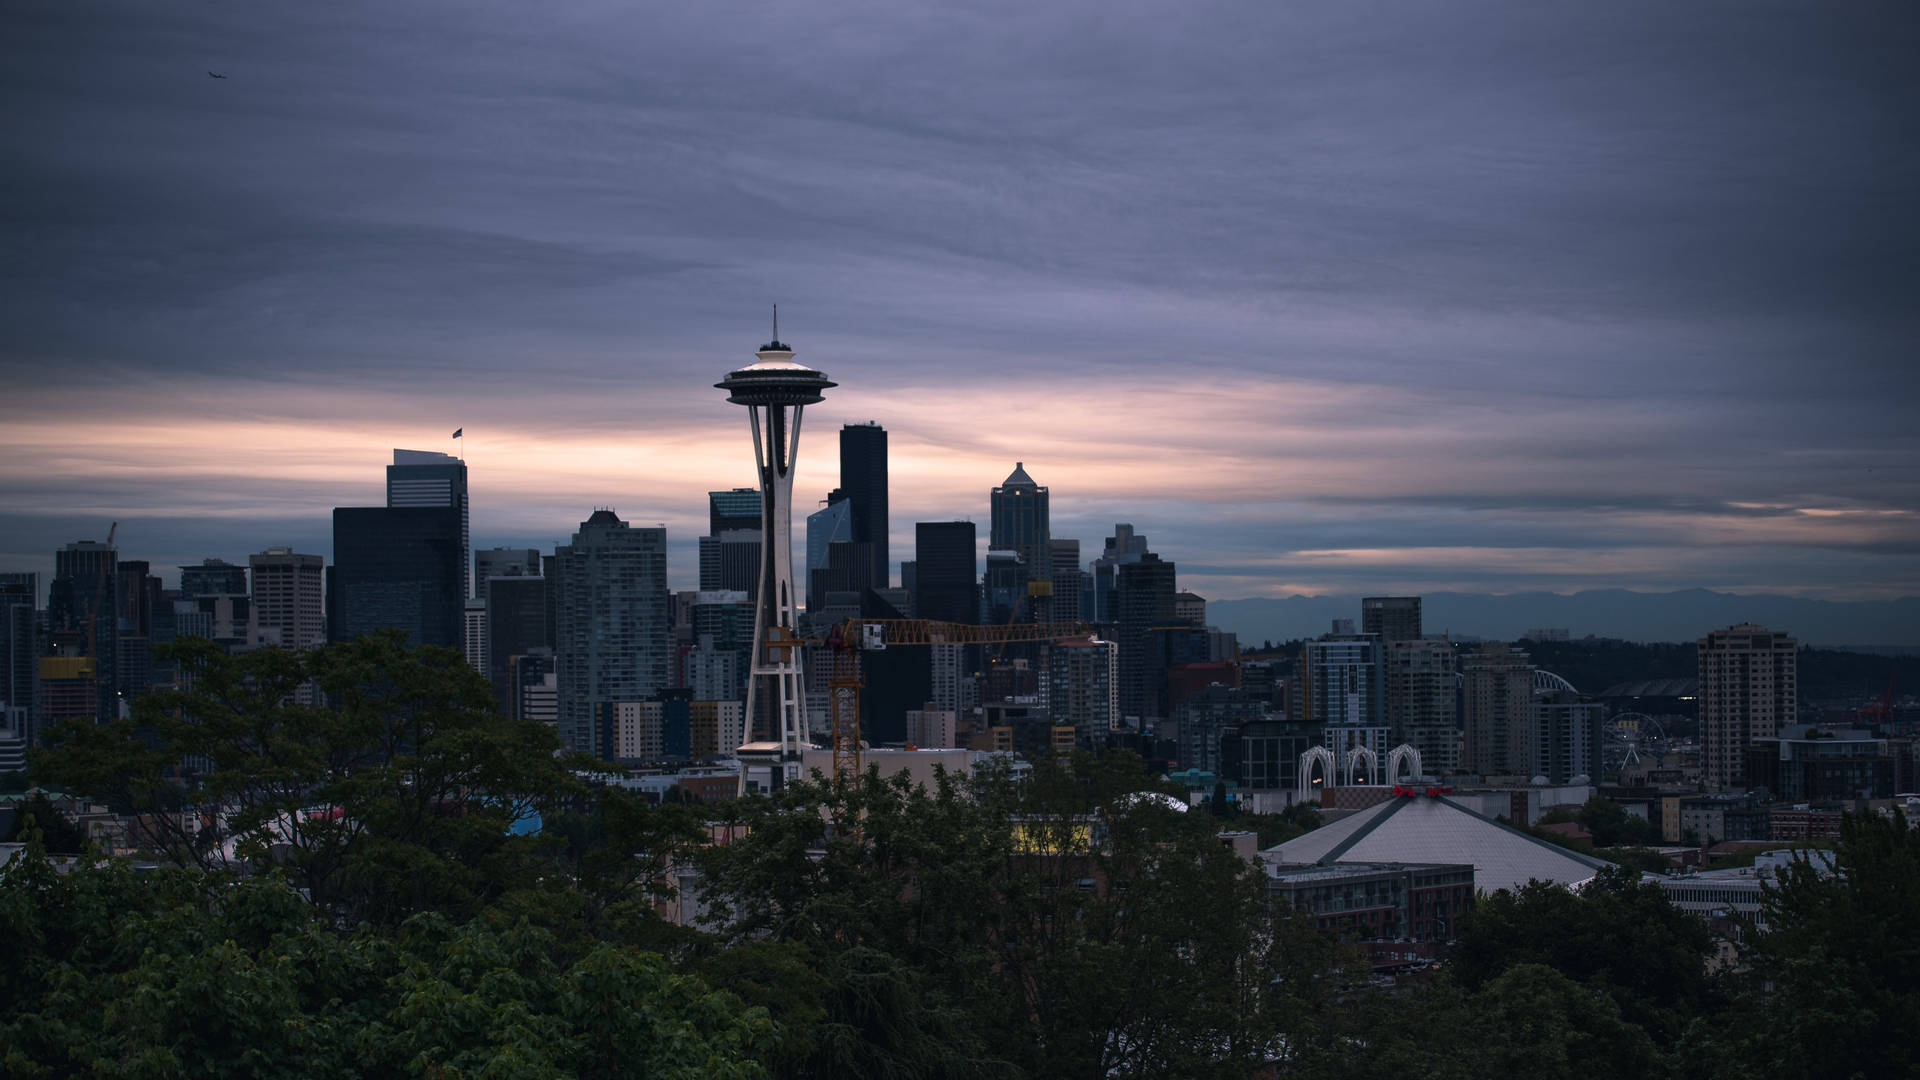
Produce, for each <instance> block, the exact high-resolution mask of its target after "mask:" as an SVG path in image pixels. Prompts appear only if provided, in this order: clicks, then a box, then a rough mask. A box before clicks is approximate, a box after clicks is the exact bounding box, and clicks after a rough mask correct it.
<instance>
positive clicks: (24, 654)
mask: <svg viewBox="0 0 1920 1080" xmlns="http://www.w3.org/2000/svg"><path fill="white" fill-rule="evenodd" d="M39 589H40V576H39V575H38V574H33V573H27V572H18V573H0V728H4V729H6V731H10V732H12V733H13V734H12V736H11V738H13V739H14V740H15V741H16V742H18V743H19V744H20V748H21V749H22V750H24V749H25V748H26V747H27V746H30V745H32V743H33V740H34V730H35V727H36V725H35V719H36V716H37V714H36V713H35V711H34V696H35V695H34V688H35V684H36V683H37V681H38V679H39V675H40V635H39V619H38V618H37V617H36V616H35V608H36V607H37V606H38V603H39V595H38V593H39ZM7 737H8V736H7V735H5V734H4V733H0V738H7Z"/></svg>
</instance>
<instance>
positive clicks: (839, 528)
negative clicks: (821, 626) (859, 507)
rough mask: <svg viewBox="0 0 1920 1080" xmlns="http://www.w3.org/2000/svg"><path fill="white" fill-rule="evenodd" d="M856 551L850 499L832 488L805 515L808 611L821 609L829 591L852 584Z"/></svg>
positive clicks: (840, 589)
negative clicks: (823, 501)
mask: <svg viewBox="0 0 1920 1080" xmlns="http://www.w3.org/2000/svg"><path fill="white" fill-rule="evenodd" d="M834 495H842V497H841V498H835V497H834ZM859 551H860V549H859V547H858V546H857V545H856V544H855V543H854V540H853V503H852V502H851V501H849V500H848V499H846V498H845V497H844V494H843V493H842V492H839V491H835V492H834V493H833V495H829V496H828V497H827V505H825V506H823V507H821V508H820V509H818V510H815V511H814V512H813V513H811V514H808V515H807V614H808V615H810V616H813V615H818V614H819V613H820V609H821V608H823V607H825V606H826V603H827V593H828V592H832V591H844V590H847V589H851V588H853V587H854V584H853V576H852V567H853V560H854V559H855V558H856V557H858V553H859Z"/></svg>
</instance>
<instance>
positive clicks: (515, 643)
mask: <svg viewBox="0 0 1920 1080" xmlns="http://www.w3.org/2000/svg"><path fill="white" fill-rule="evenodd" d="M539 568H540V564H539V563H538V562H536V563H535V564H534V569H535V570H536V571H538V570H539ZM480 588H481V590H482V592H483V593H484V595H485V596H486V621H487V654H486V666H485V667H483V668H482V669H481V670H483V671H484V672H486V675H487V681H488V682H490V683H492V684H493V696H494V701H495V703H496V704H497V705H498V706H499V709H500V713H501V715H503V716H513V715H514V711H513V710H514V701H515V699H514V691H513V663H514V658H515V657H520V656H532V655H536V654H539V653H542V652H544V653H546V654H548V655H549V656H550V655H551V654H552V651H553V624H552V623H550V622H549V621H548V616H549V613H550V612H551V610H552V605H551V604H549V603H548V599H547V593H548V581H547V579H546V578H544V577H541V576H540V575H539V574H538V573H537V572H536V573H533V574H521V575H516V576H503V577H492V578H488V579H486V580H485V581H483V582H482V583H481V585H480Z"/></svg>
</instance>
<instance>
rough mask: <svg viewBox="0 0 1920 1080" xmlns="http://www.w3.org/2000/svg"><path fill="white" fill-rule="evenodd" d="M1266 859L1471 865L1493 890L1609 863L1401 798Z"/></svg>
mask: <svg viewBox="0 0 1920 1080" xmlns="http://www.w3.org/2000/svg"><path fill="white" fill-rule="evenodd" d="M1261 857H1262V858H1264V859H1266V860H1267V861H1269V862H1273V863H1281V864H1300V863H1319V864H1323V865H1324V864H1329V863H1346V862H1371V863H1441V864H1449V863H1471V864H1473V868H1474V884H1475V885H1476V886H1477V887H1478V888H1480V889H1482V890H1484V891H1486V892H1493V891H1495V890H1498V889H1517V888H1519V887H1520V886H1521V885H1524V884H1526V883H1527V882H1528V881H1530V880H1538V881H1547V882H1557V883H1559V884H1562V885H1579V884H1582V883H1584V882H1586V881H1587V880H1589V879H1590V878H1592V877H1593V875H1594V872H1595V871H1597V870H1599V869H1600V868H1601V867H1603V866H1607V865H1608V864H1607V863H1606V862H1605V861H1603V860H1601V859H1596V858H1594V857H1592V856H1590V855H1582V854H1580V853H1579V852H1576V851H1569V850H1568V849H1566V848H1563V847H1560V846H1558V845H1556V844H1552V843H1549V842H1547V841H1545V840H1542V839H1540V838H1539V837H1537V836H1533V835H1530V834H1528V833H1524V832H1521V831H1520V830H1518V829H1515V828H1514V827H1512V826H1511V825H1508V824H1506V823H1505V822H1501V821H1496V820H1494V819H1493V818H1490V817H1485V816H1482V815H1480V814H1477V813H1475V812H1473V811H1472V810H1469V809H1467V808H1466V807H1464V806H1462V805H1460V804H1459V803H1456V802H1454V801H1453V800H1451V799H1448V798H1445V797H1429V796H1415V797H1400V798H1391V799H1388V800H1387V801H1385V802H1382V803H1377V804H1375V805H1373V806H1370V807H1367V808H1366V809H1364V810H1361V811H1360V812H1358V813H1356V814H1354V815H1352V816H1351V817H1346V818H1342V819H1341V820H1339V821H1336V822H1334V823H1332V824H1330V825H1323V826H1321V827H1320V828H1318V829H1315V830H1313V831H1312V832H1310V833H1307V834H1306V835H1305V836H1300V837H1296V838H1295V839H1292V840H1289V841H1287V842H1286V843H1284V844H1279V845H1277V846H1275V847H1271V848H1268V849H1267V850H1266V851H1264V852H1262V853H1261Z"/></svg>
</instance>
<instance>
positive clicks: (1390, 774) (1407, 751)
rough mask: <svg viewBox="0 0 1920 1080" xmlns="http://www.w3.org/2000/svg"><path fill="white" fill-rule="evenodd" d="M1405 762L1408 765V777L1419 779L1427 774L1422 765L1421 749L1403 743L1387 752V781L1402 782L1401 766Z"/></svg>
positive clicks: (1391, 782) (1390, 782)
mask: <svg viewBox="0 0 1920 1080" xmlns="http://www.w3.org/2000/svg"><path fill="white" fill-rule="evenodd" d="M1403 762H1404V763H1405V764H1406V766H1407V779H1409V780H1418V779H1419V778H1421V777H1422V776H1425V775H1426V770H1424V769H1422V768H1421V767H1420V751H1418V750H1415V749H1414V748H1413V747H1411V746H1409V745H1407V744H1406V743H1401V744H1400V745H1399V746H1396V747H1394V748H1393V749H1392V750H1391V751H1388V753H1387V783H1389V784H1397V783H1399V782H1400V766H1401V764H1402V763H1403Z"/></svg>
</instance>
